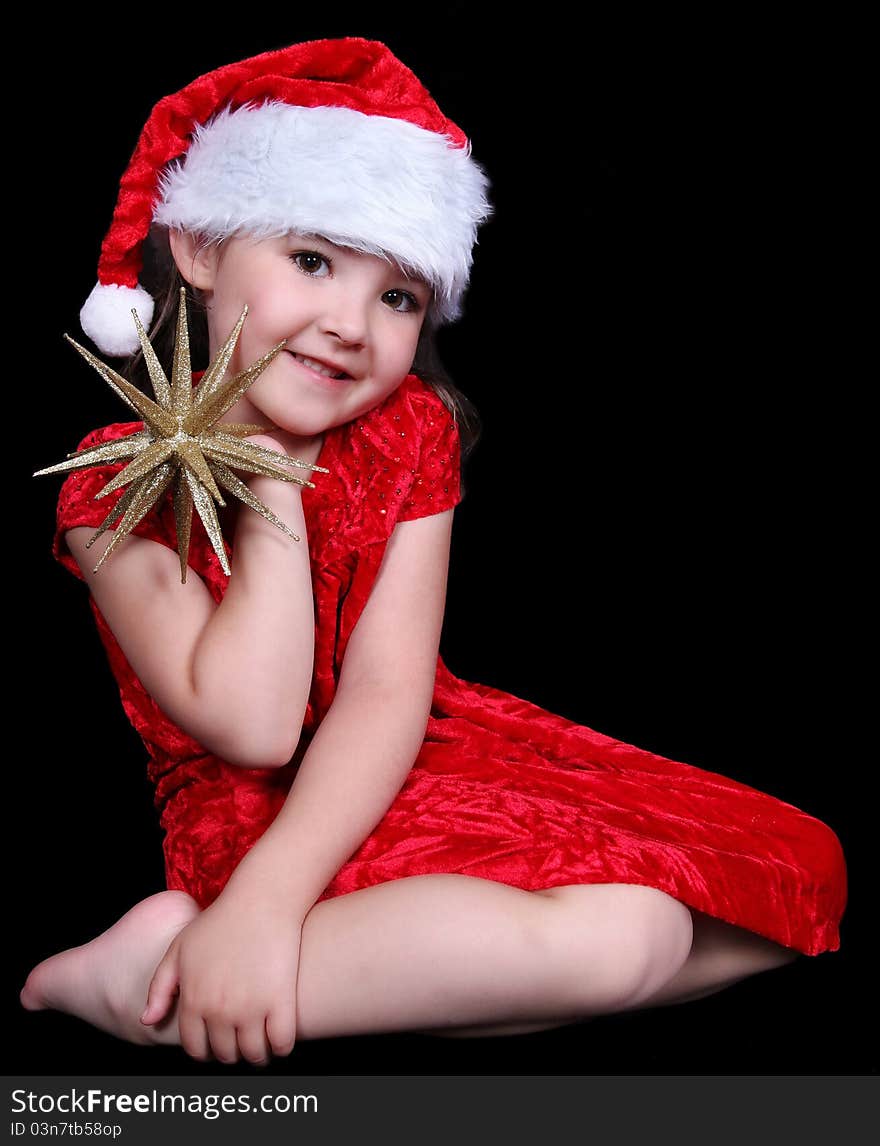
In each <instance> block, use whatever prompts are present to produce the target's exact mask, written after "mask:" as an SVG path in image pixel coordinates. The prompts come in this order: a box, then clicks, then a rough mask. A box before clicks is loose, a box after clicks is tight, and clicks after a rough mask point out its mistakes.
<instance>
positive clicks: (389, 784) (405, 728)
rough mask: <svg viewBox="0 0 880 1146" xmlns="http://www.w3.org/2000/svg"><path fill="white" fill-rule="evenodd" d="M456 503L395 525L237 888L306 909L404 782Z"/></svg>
mask: <svg viewBox="0 0 880 1146" xmlns="http://www.w3.org/2000/svg"><path fill="white" fill-rule="evenodd" d="M453 513H454V510H452V509H450V510H446V511H445V512H443V513H439V514H435V515H433V516H430V517H424V518H420V519H418V520H415V521H407V522H401V523H399V524H398V525H397V526H396V527H395V529H394V532H393V533H392V535H391V538H390V540H389V542H388V545H387V547H386V550H385V555H384V558H383V562H382V565H381V567H380V569H379V572H378V574H377V577H376V581H375V583H374V585H373V588H372V591H371V593H370V597H369V600H368V601H367V604H366V605H365V607H364V610H363V613H362V614H361V616H360V618H359V620H358V622H357V625H356V626H355V629H354V632H353V633H352V635H351V638H350V640H349V643H348V647H347V649H346V653H345V660H344V663H343V666H342V670H341V673H340V679H339V686H338V689H337V692H336V696H335V698H334V700H333V703H332V705H331V707H330V710H329V711H328V713H327V715H326V716H325V718H324V720H323V721H322V722H321V724H320V725H319V727H318V730H317V732H316V734H315V736H314V739H313V740H312V742H311V744H310V745H309V748H308V750H307V752H306V753H305V755H304V757H303V760H302V763H301V764H300V767H299V771H298V773H297V775H296V779H295V780H294V783H293V786H292V788H291V790H290V793H289V795H288V797H287V800H286V802H285V804H284V806H283V807H282V809H281V811H280V812H279V814H278V815H277V816H276V818H275V820H274V822H273V823H272V824H271V825H270V827H269V828H268V829H267V830H266V832H265V833H264V834H263V836H262V837H261V838H260V839H259V840H258V841H257V843H256V844H255V845H254V846H253V848H252V849H251V850H250V852H249V853H248V854H247V855H246V856H245V857H244V859H243V860H242V861H241V863H240V864H239V866H238V867H237V868H236V870H235V872H234V873H233V875H232V877H231V879H230V882H229V884H228V885H227V890H229V891H230V892H231V893H235V892H236V891H237V889H239V888H240V887H244V888H246V889H247V894H251V893H253V892H256V891H258V890H259V889H261V888H262V889H264V890H265V892H266V893H268V894H269V895H270V897H272V898H274V899H276V900H277V901H278V902H279V903H283V904H284V907H285V910H286V911H287V912H290V911H294V912H295V913H296V915H297V917H299V918H303V917H304V916H305V915H306V914H307V913H308V911H309V910H310V909H311V907H312V906H313V904H314V903H315V900H316V899H317V898H318V896H319V895H320V894H321V892H322V891H323V890H324V888H325V887H326V886H327V884H328V883H329V882H330V881H331V880H332V878H333V876H334V875H335V874H336V873H337V871H338V870H339V869H340V867H342V865H343V864H344V863H345V861H346V860H347V859H348V858H349V857H350V856H351V855H352V854H353V853H354V852H355V851H356V850H357V849H358V847H359V846H360V845H361V844H362V843H363V841H364V839H365V838H366V837H367V836H368V835H369V834H370V832H371V831H372V830H373V828H374V827H375V826H376V824H377V823H378V822H379V820H381V818H382V816H383V815H384V814H385V812H386V811H387V810H388V808H389V806H390V805H391V803H392V802H393V800H394V797H395V796H396V795H397V793H398V792H399V791H400V788H401V786H402V785H403V782H404V780H405V779H406V776H407V774H408V773H409V771H410V770H411V768H412V765H413V761H414V760H415V758H416V756H417V755H418V752H419V749H420V748H421V746H422V743H423V741H424V736H425V728H426V726H427V723H428V717H429V715H430V710H431V702H432V699H433V695H434V679H435V675H436V671H437V655H438V651H439V645H440V633H441V629H442V625H443V612H444V606H445V600H446V584H447V577H448V570H449V549H450V539H451V531H452V518H453ZM224 894H225V892H224Z"/></svg>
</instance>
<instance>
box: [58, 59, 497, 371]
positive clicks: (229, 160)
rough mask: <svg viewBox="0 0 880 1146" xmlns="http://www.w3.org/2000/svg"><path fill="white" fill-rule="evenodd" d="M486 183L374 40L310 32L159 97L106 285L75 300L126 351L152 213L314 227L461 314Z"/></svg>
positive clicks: (89, 324)
mask: <svg viewBox="0 0 880 1146" xmlns="http://www.w3.org/2000/svg"><path fill="white" fill-rule="evenodd" d="M488 187H489V181H488V179H487V177H486V175H485V173H484V172H483V171H482V169H481V168H480V167H479V166H478V164H477V163H475V162H474V160H473V159H471V148H470V144H469V142H468V140H467V138H466V136H465V135H464V133H463V132H462V131H461V129H460V128H458V127H456V125H455V124H454V123H453V122H452V121H451V120H449V119H447V118H446V117H445V116H444V115H443V113H442V112H441V111H440V109H439V107H438V106H437V104H436V103H435V102H434V100H433V99H432V98H431V96H430V94H429V93H428V91H427V90H426V89H425V88H424V87H423V85H422V84H421V83H420V81H419V80H418V79H417V78H416V76H415V75H413V73H412V72H411V71H410V70H409V69H408V68H407V67H405V66H404V65H403V64H402V63H401V62H400V61H399V60H398V59H397V58H396V57H395V56H394V55H393V53H392V52H391V51H389V49H388V48H387V47H386V46H385V45H384V44H381V43H378V42H377V41H372V40H363V39H359V38H354V37H353V38H348V39H339V40H313V41H310V42H308V43H302V44H293V45H292V46H291V47H289V48H283V49H281V50H279V51H274V52H265V53H263V54H262V55H259V56H253V57H252V58H251V59H248V60H243V61H242V62H241V63H237V64H228V65H226V66H225V67H222V68H218V69H217V70H216V71H213V72H209V73H207V74H206V75H203V76H200V77H199V78H198V79H196V80H194V81H193V82H192V83H190V84H188V85H187V86H186V87H185V88H182V89H181V90H180V91H179V92H176V93H175V94H174V95H170V96H166V97H165V98H164V99H162V100H160V101H159V103H157V104H156V106H155V107H154V108H153V110H152V112H151V114H150V117H149V119H148V120H147V123H146V125H145V127H144V129H143V131H142V132H141V136H140V139H139V140H138V143H137V146H136V148H135V150H134V154H133V155H132V158H131V160H130V162H129V165H128V168H127V170H126V172H125V174H124V175H123V177H122V180H121V183H120V189H119V198H118V200H117V204H116V210H115V212H114V214H113V221H112V223H111V225H110V229H109V231H108V232H107V235H106V237H105V239H104V242H103V244H102V247H101V257H100V261H99V263H98V284H97V286H96V287H95V288H94V290H93V291H92V293H91V294H90V295H89V298H88V300H87V301H86V304H85V306H84V307H83V308H82V311H81V312H80V321H81V323H82V328H83V330H84V331H85V332H86V334H87V335H88V336H89V337H90V338H91V339H92V341H93V342H94V343H95V344H96V345H97V346H98V347H99V348H100V349H101V350H102V351H103V352H104V353H106V354H109V355H116V356H122V355H127V354H133V353H134V352H135V351H136V350H137V349H138V347H139V345H140V343H139V341H138V337H137V330H136V328H135V325H134V322H133V320H132V317H131V311H132V309H135V310H136V311H137V313H138V315H139V317H140V319H141V322H142V323H143V324H144V326H146V327H149V323H150V320H151V318H152V315H153V299H152V298H151V297H150V295H149V294H148V293H147V292H146V291H145V290H144V289H143V288H142V287H141V286H140V285H139V284H138V275H139V273H140V270H141V267H142V265H143V255H142V247H143V242H144V239H145V238H146V236H147V234H148V233H149V230H150V226H151V224H152V223H153V222H156V223H160V224H163V225H165V226H168V227H175V228H180V229H182V230H187V231H193V232H198V233H199V234H200V235H202V236H204V237H205V238H206V239H209V240H216V239H221V238H226V237H228V236H230V235H233V234H239V233H242V234H243V233H246V234H249V235H253V236H255V237H258V238H261V237H269V236H273V235H275V236H277V235H283V234H286V233H288V232H291V231H300V232H304V233H307V234H308V233H311V234H319V235H322V236H324V237H325V238H327V239H329V240H331V241H333V242H336V243H338V244H340V245H342V246H346V247H351V248H353V249H355V250H359V251H364V252H367V253H370V254H376V255H382V256H388V257H391V258H393V259H394V260H395V261H397V262H399V263H400V264H401V265H402V266H403V267H404V268H405V269H406V270H407V271H408V272H410V273H412V274H415V275H418V276H419V277H422V278H424V279H426V280H427V281H428V282H429V283H430V284H431V286H432V287H433V289H434V301H433V304H432V314H433V317H434V319H435V321H436V322H437V323H442V322H449V321H452V320H454V319H456V318H458V317H459V315H460V313H461V299H462V295H463V293H464V290H465V288H466V286H467V282H468V277H469V274H470V268H471V261H472V249H473V245H474V243H475V242H476V232H477V227H478V226H479V224H480V223H482V222H483V221H484V220H485V219H487V218H489V216H490V214H491V210H492V209H491V207H490V205H489V203H488V201H487V192H488Z"/></svg>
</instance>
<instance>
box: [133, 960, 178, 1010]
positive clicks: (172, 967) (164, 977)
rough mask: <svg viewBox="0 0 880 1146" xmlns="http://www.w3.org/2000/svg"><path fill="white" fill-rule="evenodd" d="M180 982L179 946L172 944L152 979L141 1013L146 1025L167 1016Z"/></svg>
mask: <svg viewBox="0 0 880 1146" xmlns="http://www.w3.org/2000/svg"><path fill="white" fill-rule="evenodd" d="M179 983H180V973H179V968H178V965H177V948H176V946H174V945H172V946H171V947H169V948H168V950H167V951H166V952H165V954H164V955H163V956H162V958H161V960H160V961H159V965H158V966H157V967H156V970H155V971H154V972H153V978H152V979H151V980H150V986H149V990H148V991H147V1005H146V1007H145V1008H144V1010H143V1012H142V1014H141V1022H142V1023H143V1024H144V1025H145V1026H151V1025H152V1024H154V1023H158V1022H160V1021H161V1020H162V1019H164V1018H165V1016H166V1015H167V1014H168V1011H169V1010H170V1009H171V1006H172V1004H173V1002H174V997H175V995H176V994H177V989H178V985H179Z"/></svg>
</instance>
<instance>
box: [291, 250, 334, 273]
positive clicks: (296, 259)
mask: <svg viewBox="0 0 880 1146" xmlns="http://www.w3.org/2000/svg"><path fill="white" fill-rule="evenodd" d="M290 257H291V259H292V260H293V263H294V264H295V266H297V267H298V268H299V269H300V270H301V271H302V272H303V274H306V275H313V276H315V277H320V278H323V277H324V276H323V275H321V276H318V275H317V273H316V272H317V271H318V270H320V268H321V266H322V264H323V265H324V266H326V267H327V269H328V270H329V268H330V263H329V262H328V260H327V259H325V258H324V256H323V255H319V254H318V252H317V251H296V252H295V253H294V254H292V255H291V256H290Z"/></svg>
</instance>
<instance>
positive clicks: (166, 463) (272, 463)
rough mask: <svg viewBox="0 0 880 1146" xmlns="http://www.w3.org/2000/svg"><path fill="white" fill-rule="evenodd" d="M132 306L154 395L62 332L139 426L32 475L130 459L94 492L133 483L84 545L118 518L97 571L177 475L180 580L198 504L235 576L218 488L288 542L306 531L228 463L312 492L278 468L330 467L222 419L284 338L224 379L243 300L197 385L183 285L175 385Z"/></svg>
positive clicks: (250, 427) (307, 483)
mask: <svg viewBox="0 0 880 1146" xmlns="http://www.w3.org/2000/svg"><path fill="white" fill-rule="evenodd" d="M131 313H132V317H133V318H134V322H135V326H136V327H137V332H138V338H139V339H140V343H141V347H142V349H143V352H144V361H145V362H146V365H147V369H148V371H149V374H150V380H151V381H152V384H153V392H154V393H155V395H156V401H155V402H154V401H152V400H151V399H150V398H148V397H147V396H146V394H143V393H142V392H141V391H140V390H138V388H137V387H136V386H133V385H132V384H131V383H130V382H128V381H127V380H126V379H125V378H123V377H121V376H120V375H119V374H117V373H116V371H115V370H112V369H111V368H110V367H109V366H107V365H106V364H105V363H103V362H102V361H101V360H100V359H99V358H96V357H95V356H94V355H93V354H90V353H89V351H88V350H86V349H85V348H84V347H82V346H80V345H79V343H77V342H74V340H73V339H72V338H71V337H70V336H69V335H67V334H65V335H64V337H65V338H66V339H67V341H68V342H69V343H70V344H71V345H72V346H74V347H76V349H77V350H78V351H79V352H80V354H81V355H82V356H83V358H85V359H86V361H87V362H90V363H91V364H92V366H94V368H95V370H97V372H98V373H99V374H100V375H101V377H102V378H103V379H104V381H105V382H106V383H107V384H108V385H109V386H110V387H111V388H112V389H113V390H115V391H116V393H117V394H118V395H119V397H120V398H121V399H122V400H123V402H125V403H126V405H128V406H130V407H131V408H132V409H133V410H134V411H135V413H137V414H139V415H140V417H141V418H142V419H143V423H144V428H143V430H139V431H137V432H136V433H133V434H128V435H127V436H126V437H124V438H120V439H118V440H117V441H113V442H107V443H104V444H102V445H98V446H93V447H92V448H91V449H87V450H82V451H81V452H79V453H72V454H68V459H69V460H68V461H66V462H60V463H59V464H58V465H56V466H49V467H48V469H44V470H37V472H36V473H35V474H34V477H39V476H40V475H41V474H55V473H64V472H67V471H71V470H80V469H88V468H89V467H90V466H96V465H106V464H107V463H113V462H120V461H124V460H126V459H131V460H130V461H129V464H128V465H127V466H126V467H125V468H124V469H123V470H121V471H120V472H119V473H118V474H117V475H116V476H115V477H114V478H113V479H112V480H111V481H109V482H108V483H107V485H106V486H104V488H103V489H102V490H101V491H100V493H98V494H96V495H95V496H96V499H97V498H101V497H106V496H107V495H108V494H111V493H114V492H115V491H116V490H117V489H119V488H120V487H122V486H124V485H127V486H128V487H129V488H128V489H127V490H126V491H125V493H124V494H123V495H122V497H121V498H120V499H119V500H118V502H117V503H116V505H114V507H113V509H112V510H111V511H110V513H108V514H107V516H106V517H105V518H104V520H103V521H102V522H101V524H100V526H99V527H98V529H97V530H96V531H95V533H94V534H93V535H92V536H91V537H90V538H89V540H88V542H87V543H86V548H88V547H90V546H91V545H93V544H94V543H95V541H97V539H98V538H99V537H100V536H101V534H102V533H104V532H105V530H108V529H110V528H111V526H112V524H113V522H114V521H117V520H118V525H117V526H116V532H115V533H114V535H113V538H112V540H111V541H110V544H109V545H108V546H107V548H106V549H105V550H104V552H103V553H102V554H101V559H100V561H99V562H98V564H97V565H96V566H95V572H96V573H97V572H98V570H99V569H100V568H101V566H102V565H103V563H104V562H105V561H106V560H107V558H108V557H109V556H110V555H111V554H112V553H113V551H114V550H115V549H116V548H117V546H119V545H120V544H121V542H123V541H124V540H125V538H126V537H128V535H129V534H130V533H131V531H132V530H133V529H134V528H135V526H136V525H137V524H138V522H140V521H141V520H142V518H143V517H145V516H146V514H147V513H149V511H150V510H151V509H152V508H153V506H154V505H156V504H157V503H158V502H159V501H160V499H161V498H162V497H163V496H164V494H165V491H166V490H167V489H168V487H169V486H170V485H171V484H172V482H173V484H174V491H173V505H174V521H175V526H176V530H177V551H178V556H179V558H180V580H181V583H184V584H185V583H186V570H187V558H188V556H189V543H190V533H191V530H192V509H193V505H195V507H196V509H197V510H198V514H199V517H200V518H201V519H202V522H203V524H204V526H205V530H206V532H207V534H208V537H209V538H210V539H211V545H212V546H213V548H214V552H215V553H216V554H217V558H218V560H219V562H220V565H221V566H222V568H223V571H224V572H225V573H226V575H227V576H229V573H230V569H229V561H228V559H227V556H226V549H225V547H224V544H223V535H222V533H221V531H220V522H219V520H218V518H217V510H216V506H215V503H216V505H221V506H223V505H225V504H226V502H225V501H224V500H223V495H222V494H221V492H220V488H219V487H220V486H222V487H223V489H225V490H227V491H228V492H229V493H231V494H234V495H235V497H237V498H239V499H240V500H241V501H242V502H244V504H245V505H248V506H250V508H251V509H254V510H256V512H257V513H259V514H260V515H261V516H262V517H264V518H265V519H266V521H270V522H271V523H272V524H273V525H276V526H277V527H278V528H279V529H280V530H282V531H283V532H284V533H286V534H287V536H288V537H290V538H291V539H292V540H294V541H299V540H300V538H299V537H297V535H296V534H295V533H294V532H293V531H292V530H291V529H290V528H289V527H288V526H287V525H286V524H285V523H284V522H283V521H282V520H281V519H280V518H279V517H277V516H276V515H275V514H274V513H273V512H272V510H271V509H269V508H268V507H267V506H265V505H264V504H263V503H262V502H261V501H260V500H259V498H257V497H254V495H253V494H252V493H251V491H250V490H249V489H248V487H247V486H246V485H245V483H244V482H243V481H241V480H240V479H239V478H238V477H237V476H236V475H235V474H234V473H233V471H232V469H231V468H230V467H232V466H236V467H237V468H238V469H240V470H244V471H246V472H247V473H253V474H263V475H266V476H269V477H274V478H278V480H279V481H291V482H295V483H296V484H297V485H304V486H309V488H310V489H314V488H315V486H314V482H310V481H305V480H304V479H302V478H300V477H297V476H295V475H294V474H291V473H289V472H288V471H287V470H285V469H283V468H282V467H283V466H298V467H299V468H301V469H308V470H318V471H320V472H321V473H329V472H330V471H329V470H327V469H325V468H324V466H319V465H313V464H311V463H309V462H303V461H300V460H299V459H297V458H291V457H288V455H287V454H283V453H279V452H278V451H276V450H270V449H267V448H266V447H265V446H258V445H256V444H255V443H254V442H247V441H244V440H243V439H244V438H245V437H246V436H247V435H248V434H258V433H265V432H267V431H268V430H270V428H271V427H269V426H256V425H248V424H245V423H240V422H223V423H221V422H220V419H221V418H222V417H223V415H224V414H225V413H226V412H227V410H229V409H231V407H232V406H233V405H234V404H235V403H236V402H237V401H238V399H239V398H240V397H241V396H242V394H244V392H245V391H246V390H247V389H248V387H249V386H251V385H253V383H254V382H256V380H257V379H258V378H259V377H260V375H261V374H262V373H263V371H264V370H265V369H266V367H267V366H268V365H269V364H270V363H271V362H272V361H273V360H274V359H275V358H276V356H277V355H278V354H279V353H280V352H281V350H282V349H283V348H284V345H285V344H284V342H279V343H278V345H277V346H274V347H273V348H272V349H271V350H270V351H269V352H268V353H267V354H264V355H263V357H262V358H260V359H258V360H257V361H256V362H254V363H253V364H252V365H251V366H248V367H247V369H246V370H242V371H240V372H239V373H238V374H236V375H234V376H233V377H231V378H229V379H227V380H226V381H223V377H224V375H225V373H226V369H227V367H228V366H229V361H230V359H231V358H232V353H233V351H234V350H235V345H236V343H237V341H238V336H239V334H240V333H241V328H242V326H243V325H244V321H245V319H246V318H247V313H248V308H247V307H245V308H244V310H243V311H242V313H241V317H240V318H239V320H238V322H237V323H236V324H235V327H234V328H233V330H232V333H231V334H230V335H229V338H228V339H227V340H226V342H225V343H224V344H223V346H222V347H221V348H220V350H219V351H218V352H217V355H216V357H215V358H214V360H213V361H212V362H211V364H210V366H209V367H208V369H207V370H206V371H205V374H204V376H203V377H202V379H201V381H200V382H199V384H198V385H197V386H195V387H194V386H193V384H192V370H191V366H190V351H189V330H188V327H187V317H186V292H185V290H184V289H181V291H180V308H179V310H178V315H177V336H176V339H175V345H174V360H173V364H172V368H171V382H170V383H169V381H168V378H167V377H166V375H165V371H164V370H163V369H162V367H161V365H160V364H159V360H158V358H157V357H156V354H155V351H154V350H153V347H152V345H151V344H150V341H149V339H148V338H147V334H146V331H145V330H144V328H143V326H142V325H141V322H140V319H139V318H138V316H137V312H136V311H134V310H133V311H132V312H131Z"/></svg>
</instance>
